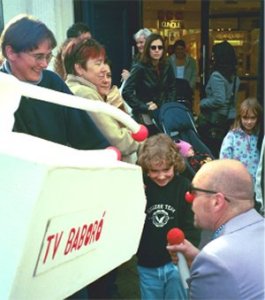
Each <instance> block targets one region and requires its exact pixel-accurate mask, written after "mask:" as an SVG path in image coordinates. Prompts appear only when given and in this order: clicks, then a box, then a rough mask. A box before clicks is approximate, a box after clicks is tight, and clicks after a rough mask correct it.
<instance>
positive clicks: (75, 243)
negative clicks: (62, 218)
mask: <svg viewBox="0 0 265 300" xmlns="http://www.w3.org/2000/svg"><path fill="white" fill-rule="evenodd" d="M79 232H80V227H78V230H77V233H76V234H75V238H74V242H73V244H72V247H71V252H72V251H73V249H75V250H77V249H76V248H77V246H78V239H79Z"/></svg>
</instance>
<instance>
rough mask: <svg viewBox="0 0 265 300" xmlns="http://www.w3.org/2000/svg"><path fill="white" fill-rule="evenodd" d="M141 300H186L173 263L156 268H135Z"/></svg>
mask: <svg viewBox="0 0 265 300" xmlns="http://www.w3.org/2000/svg"><path fill="white" fill-rule="evenodd" d="M137 269H138V273H139V279H140V291H141V299H142V300H155V299H159V300H160V299H167V300H186V299H188V296H187V291H186V290H185V289H184V287H183V286H182V284H181V280H180V276H179V270H178V267H177V266H176V265H174V264H173V263H171V262H170V263H168V264H166V265H164V266H162V267H158V268H145V267H141V266H139V265H138V266H137Z"/></svg>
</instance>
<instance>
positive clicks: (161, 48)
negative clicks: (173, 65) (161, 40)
mask: <svg viewBox="0 0 265 300" xmlns="http://www.w3.org/2000/svg"><path fill="white" fill-rule="evenodd" d="M150 49H151V50H156V49H158V50H163V49H164V47H163V46H161V45H159V46H155V45H152V46H150Z"/></svg>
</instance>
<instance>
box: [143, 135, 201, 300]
mask: <svg viewBox="0 0 265 300" xmlns="http://www.w3.org/2000/svg"><path fill="white" fill-rule="evenodd" d="M138 164H139V165H140V166H141V167H142V169H143V172H144V175H145V176H144V183H145V193H146V199H147V205H146V211H145V212H146V220H145V225H144V229H143V233H142V237H141V241H140V245H139V248H138V252H137V258H138V265H137V268H138V272H139V278H140V289H141V298H142V299H187V294H186V291H185V290H184V288H183V286H182V285H181V281H180V277H179V270H178V267H177V266H176V265H174V264H173V263H172V261H171V258H170V256H169V254H168V251H167V249H166V245H167V238H166V236H167V232H168V231H169V230H170V229H171V228H173V227H179V228H180V229H182V230H183V231H184V233H185V236H187V238H188V237H189V238H191V239H192V240H193V241H194V242H195V243H198V242H199V231H198V230H197V229H195V228H194V226H193V213H192V210H191V206H190V205H189V204H188V203H187V202H186V201H185V198H184V197H185V193H186V191H187V190H188V189H189V185H190V182H189V180H188V179H187V178H185V177H183V176H181V175H179V172H182V171H183V170H184V168H185V162H184V159H183V158H182V157H181V155H180V154H179V151H178V149H177V147H176V145H175V143H174V142H173V141H172V140H171V138H170V137H168V136H167V135H165V134H157V135H155V136H152V137H150V138H148V139H147V140H146V141H145V142H144V144H143V145H142V147H141V149H140V152H139V156H138Z"/></svg>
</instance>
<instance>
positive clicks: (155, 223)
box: [0, 15, 265, 300]
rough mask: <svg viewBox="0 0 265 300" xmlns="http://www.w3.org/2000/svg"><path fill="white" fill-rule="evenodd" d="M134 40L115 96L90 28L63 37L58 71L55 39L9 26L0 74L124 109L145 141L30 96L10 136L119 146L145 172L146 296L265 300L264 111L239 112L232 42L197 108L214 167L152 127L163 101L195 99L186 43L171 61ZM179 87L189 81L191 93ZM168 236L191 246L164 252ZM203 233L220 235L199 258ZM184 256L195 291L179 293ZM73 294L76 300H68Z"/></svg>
mask: <svg viewBox="0 0 265 300" xmlns="http://www.w3.org/2000/svg"><path fill="white" fill-rule="evenodd" d="M134 38H135V41H136V46H137V48H138V52H137V54H136V55H135V57H134V58H133V62H132V66H131V69H130V70H122V73H121V76H122V79H123V81H124V85H123V88H122V89H119V88H118V87H117V86H115V85H112V80H111V77H112V75H111V62H110V61H109V59H108V55H107V53H106V49H105V48H104V46H103V45H101V44H100V43H99V42H98V41H97V40H96V38H94V37H92V34H91V32H90V30H89V28H88V27H87V26H86V25H85V24H83V23H76V24H73V26H71V27H70V28H69V29H68V30H67V35H66V40H65V42H64V43H63V44H62V45H61V46H60V47H59V50H58V51H57V55H56V57H55V60H54V71H52V70H51V69H50V68H49V69H47V68H48V66H49V63H50V61H51V59H52V57H53V54H52V51H53V49H54V48H55V47H56V46H57V43H56V39H55V36H54V34H53V33H52V32H51V31H50V30H49V28H48V27H47V26H46V25H45V24H44V23H43V22H41V21H40V20H38V19H36V18H34V17H32V16H29V15H20V16H18V17H16V18H14V19H12V20H11V21H10V22H9V23H7V24H6V26H5V28H4V30H3V32H2V34H1V54H2V56H3V62H2V65H1V67H0V72H4V73H7V74H11V75H13V76H15V77H16V78H17V79H19V80H21V81H24V82H28V83H30V84H33V85H37V86H41V87H46V88H48V89H52V90H55V91H60V92H63V93H67V94H74V95H77V96H79V97H83V98H87V99H89V100H95V101H101V102H105V103H108V104H110V105H113V106H115V107H117V108H119V109H121V110H123V111H124V112H125V113H127V108H126V105H129V107H130V108H131V109H132V116H133V118H135V120H136V121H138V122H140V123H143V124H145V125H146V126H147V127H148V129H149V134H150V137H149V138H148V139H147V140H146V141H144V142H137V141H135V140H133V138H132V137H131V134H130V132H129V130H128V129H127V128H125V127H124V126H122V125H121V124H120V123H119V122H118V121H117V120H115V119H114V118H112V117H110V116H107V115H105V114H102V113H96V112H86V111H81V110H79V109H74V108H68V107H64V106H59V105H56V104H52V103H48V102H43V101H35V100H33V99H28V98H27V99H25V97H22V98H21V102H20V105H19V108H18V109H17V111H16V113H15V123H14V127H13V131H16V132H22V133H26V134H29V135H33V136H36V137H40V138H43V139H45V140H48V141H53V142H55V143H58V144H62V145H66V146H70V147H73V148H76V149H104V148H106V147H108V146H115V147H116V148H118V149H119V150H120V152H121V155H122V160H123V161H126V162H129V163H136V164H138V165H139V166H140V167H141V168H142V170H143V184H144V186H145V193H146V200H147V203H146V210H145V213H146V220H145V224H144V228H143V232H142V237H141V240H140V242H139V248H138V251H137V253H136V257H137V269H138V273H139V286H140V290H141V298H142V299H253V300H254V299H255V300H259V299H264V297H265V295H264V219H263V217H262V216H261V211H262V210H263V211H264V203H263V201H264V199H263V196H262V193H263V195H264V138H263V130H264V129H263V128H262V116H263V113H262V107H261V106H260V104H259V102H258V101H257V99H256V98H253V97H251V98H247V99H246V100H244V101H243V102H242V103H240V104H239V105H238V106H237V92H238V89H239V85H240V80H239V78H238V76H237V74H236V54H235V51H234V49H233V47H232V46H231V45H230V44H229V43H228V42H226V41H224V42H222V43H220V44H216V45H215V46H213V51H212V52H213V64H212V72H211V75H210V78H209V80H208V83H207V85H206V89H205V97H204V98H203V99H202V100H201V101H200V108H201V117H200V118H199V124H198V126H199V127H198V131H199V134H200V137H201V139H202V141H203V142H205V144H206V145H207V146H208V147H209V148H210V149H211V151H212V152H213V154H214V157H215V159H212V157H208V156H207V155H204V154H203V153H194V150H193V149H192V145H190V144H189V143H187V142H185V141H179V143H176V142H175V141H173V140H172V139H171V138H170V137H169V136H168V135H166V134H164V133H162V132H161V128H160V127H159V124H158V125H157V123H158V115H159V109H160V107H161V106H162V105H163V104H164V103H167V102H174V101H177V100H178V96H179V95H181V97H184V98H185V97H191V98H192V96H193V93H194V89H195V84H196V77H197V67H196V61H195V60H194V59H193V58H192V57H191V56H190V55H188V53H187V49H186V44H185V41H184V40H178V41H176V42H175V44H174V51H173V53H172V55H171V56H170V57H168V55H167V49H166V45H165V41H164V39H163V37H162V36H161V35H160V34H157V33H153V32H151V31H150V30H149V29H147V28H143V29H140V30H139V31H138V32H137V33H136V34H135V35H134ZM176 80H184V81H185V82H186V83H187V85H188V90H187V93H188V94H189V96H187V94H185V93H184V91H183V90H182V89H184V86H183V85H182V86H181V87H180V85H178V83H179V81H178V82H176ZM187 100H190V101H192V99H187ZM236 107H237V109H236ZM262 140H263V144H262V142H261V141H262ZM187 160H189V161H190V162H193V167H194V170H195V171H196V174H195V176H194V178H193V179H192V182H191V181H190V180H189V179H188V178H186V177H185V176H184V175H182V173H183V171H184V170H185V167H186V166H185V164H186V161H187ZM255 191H256V194H257V197H255V193H254V192H255ZM185 195H188V197H189V199H192V206H190V204H189V203H187V202H186V201H185V197H187V196H185ZM255 200H256V201H255ZM255 202H256V203H255ZM257 202H258V203H259V205H256V204H257ZM255 208H256V209H255ZM259 213H260V214H259ZM172 227H179V228H181V229H182V230H183V231H184V233H185V236H186V238H187V239H185V240H184V242H183V243H182V244H180V245H170V246H169V245H168V246H167V241H166V233H167V231H168V230H169V229H171V228H172ZM201 230H202V231H204V230H209V231H210V232H212V233H213V235H212V237H211V240H210V241H207V242H206V245H205V246H204V247H203V248H202V249H200V250H199V249H198V248H197V247H198V245H199V244H200V241H201V236H202V235H201ZM177 252H182V253H183V254H184V255H185V257H186V259H187V261H188V264H189V265H190V272H191V274H190V279H189V280H188V282H189V291H188V294H187V291H186V290H185V289H184V288H183V286H182V285H181V281H180V272H179V269H178V267H177V263H178V258H177V255H176V253H177ZM116 275H117V269H115V270H113V271H111V272H110V273H108V274H106V275H105V276H103V277H102V278H99V279H98V280H97V281H96V282H94V283H92V284H90V285H89V286H88V287H87V289H86V291H87V292H88V294H87V295H86V297H88V299H99V298H100V299H102V298H111V292H112V291H113V287H114V285H115V278H116ZM77 297H78V293H77V294H75V295H73V296H71V297H70V298H71V299H75V298H77Z"/></svg>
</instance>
